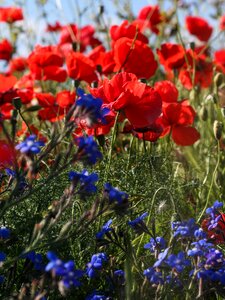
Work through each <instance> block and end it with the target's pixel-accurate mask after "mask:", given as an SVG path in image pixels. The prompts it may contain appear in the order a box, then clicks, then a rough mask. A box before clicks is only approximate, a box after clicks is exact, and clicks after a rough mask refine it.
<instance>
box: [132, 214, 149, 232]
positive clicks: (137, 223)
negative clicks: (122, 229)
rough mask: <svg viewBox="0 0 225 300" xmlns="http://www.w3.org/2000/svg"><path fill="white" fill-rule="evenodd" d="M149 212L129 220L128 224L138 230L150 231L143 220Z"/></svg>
mask: <svg viewBox="0 0 225 300" xmlns="http://www.w3.org/2000/svg"><path fill="white" fill-rule="evenodd" d="M147 215H148V213H147V212H145V213H143V214H142V215H141V216H139V217H137V218H136V219H135V220H132V221H129V222H128V224H129V225H130V226H131V227H132V228H133V229H134V230H135V231H136V232H137V233H143V232H148V229H147V227H146V225H145V223H144V222H143V220H144V219H145V218H146V217H147Z"/></svg>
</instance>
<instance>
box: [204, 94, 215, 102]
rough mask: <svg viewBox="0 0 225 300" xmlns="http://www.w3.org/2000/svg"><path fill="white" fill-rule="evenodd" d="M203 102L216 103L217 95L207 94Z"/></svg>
mask: <svg viewBox="0 0 225 300" xmlns="http://www.w3.org/2000/svg"><path fill="white" fill-rule="evenodd" d="M205 102H214V103H215V104H216V103H217V97H216V95H215V94H209V95H207V96H206V97H205Z"/></svg>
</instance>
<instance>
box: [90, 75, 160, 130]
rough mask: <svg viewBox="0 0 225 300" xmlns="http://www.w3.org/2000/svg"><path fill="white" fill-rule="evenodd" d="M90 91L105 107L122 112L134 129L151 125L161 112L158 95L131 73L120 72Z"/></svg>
mask: <svg viewBox="0 0 225 300" xmlns="http://www.w3.org/2000/svg"><path fill="white" fill-rule="evenodd" d="M90 91H91V93H92V94H93V95H94V96H95V97H99V98H101V99H102V100H103V102H104V104H105V105H104V106H105V107H108V108H109V109H112V110H114V111H122V112H123V113H124V114H125V116H126V117H127V119H128V120H129V121H130V123H131V124H132V125H133V127H134V128H143V127H147V126H149V125H151V124H152V123H154V121H155V120H156V119H157V118H158V117H159V115H160V114H161V111H162V100H161V97H160V95H159V94H158V93H157V92H156V91H155V90H154V89H153V88H151V87H150V86H147V85H146V84H144V83H141V82H139V81H138V80H137V77H136V76H135V75H134V74H132V73H126V72H122V73H119V74H116V75H115V76H113V78H112V79H111V80H109V79H107V78H106V79H104V81H103V82H102V85H101V86H99V87H98V88H96V89H90Z"/></svg>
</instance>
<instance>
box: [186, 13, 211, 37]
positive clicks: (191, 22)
mask: <svg viewBox="0 0 225 300" xmlns="http://www.w3.org/2000/svg"><path fill="white" fill-rule="evenodd" d="M185 22H186V27H187V29H188V31H189V32H190V34H192V35H195V36H196V37H197V38H198V39H199V40H200V41H202V42H207V41H208V40H209V38H210V37H211V35H212V32H213V28H212V26H210V25H209V23H208V22H207V21H206V20H205V19H203V18H200V17H192V16H188V17H186V19H185Z"/></svg>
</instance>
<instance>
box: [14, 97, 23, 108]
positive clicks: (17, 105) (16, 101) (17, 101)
mask: <svg viewBox="0 0 225 300" xmlns="http://www.w3.org/2000/svg"><path fill="white" fill-rule="evenodd" d="M13 105H14V106H15V108H16V109H17V110H20V109H21V106H22V102H21V99H20V97H15V98H13Z"/></svg>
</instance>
